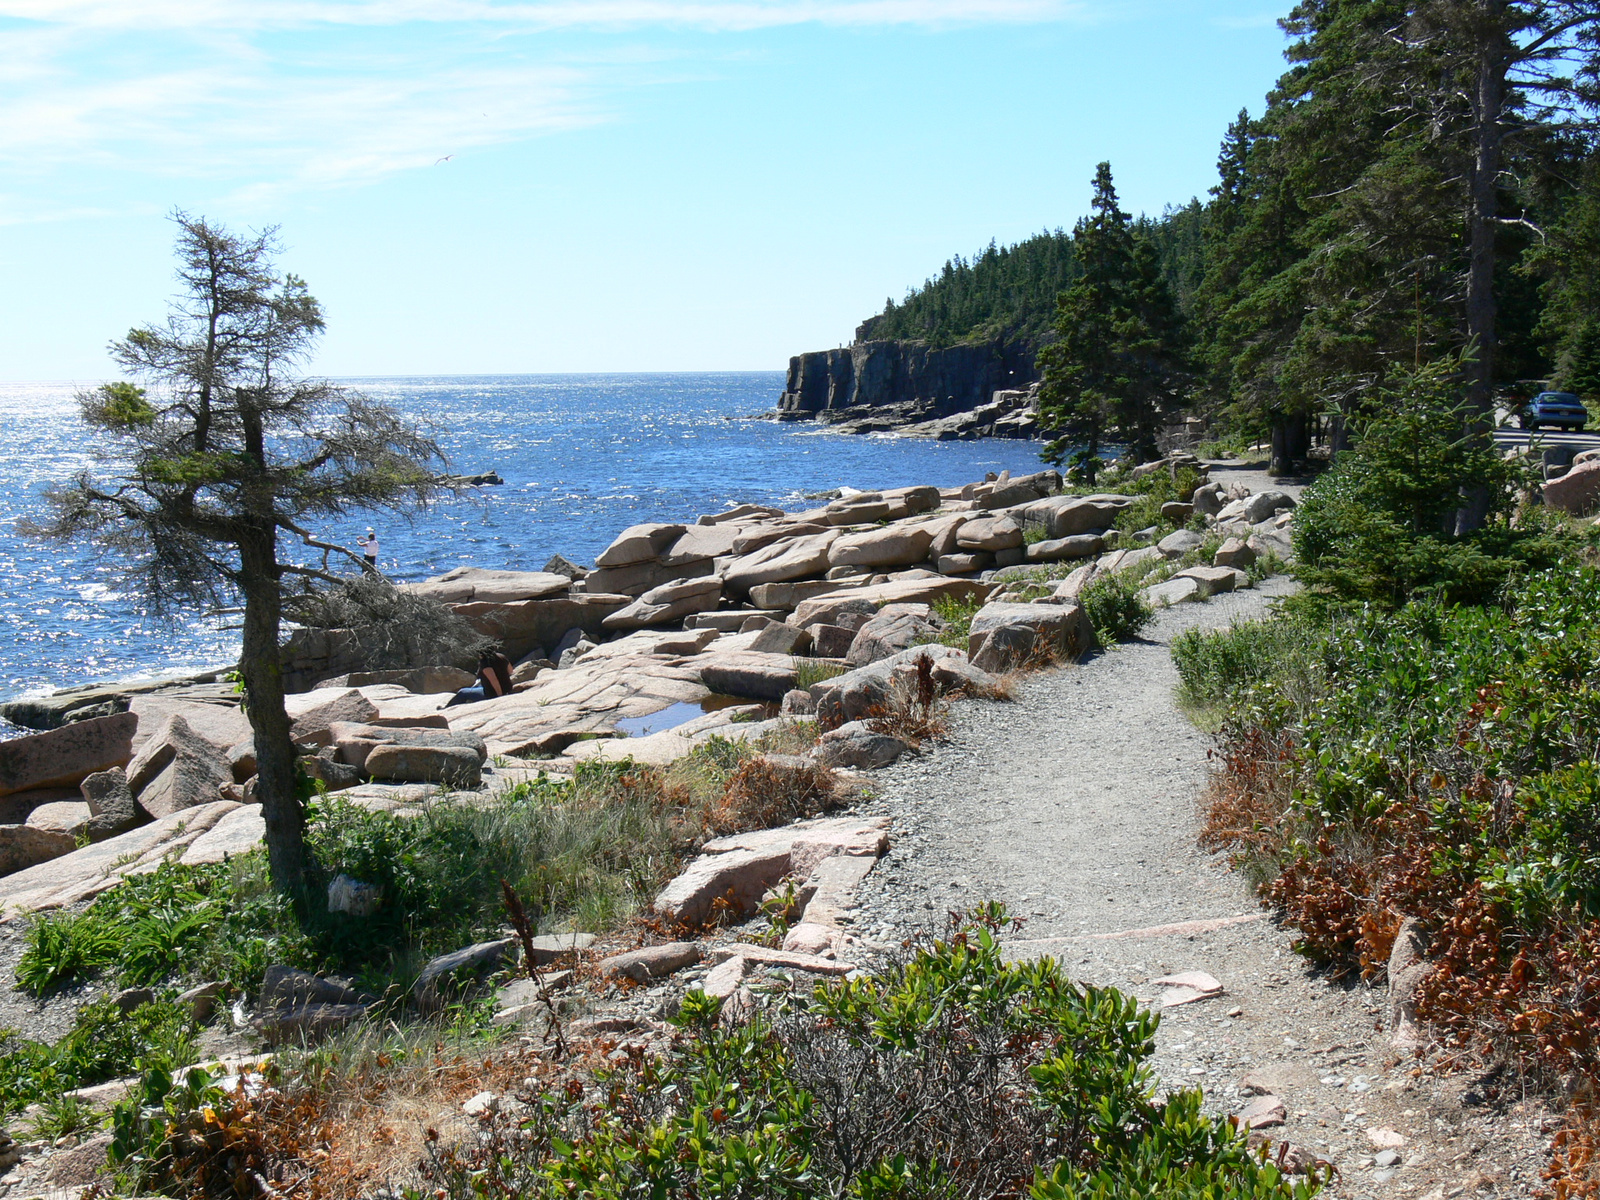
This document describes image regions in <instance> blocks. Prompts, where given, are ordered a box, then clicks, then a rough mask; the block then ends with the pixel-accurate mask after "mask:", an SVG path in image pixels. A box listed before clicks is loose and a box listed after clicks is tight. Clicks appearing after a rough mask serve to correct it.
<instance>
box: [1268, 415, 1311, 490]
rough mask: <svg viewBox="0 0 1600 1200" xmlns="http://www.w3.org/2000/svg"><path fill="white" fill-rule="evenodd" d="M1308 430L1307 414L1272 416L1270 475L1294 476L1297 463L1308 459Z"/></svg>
mask: <svg viewBox="0 0 1600 1200" xmlns="http://www.w3.org/2000/svg"><path fill="white" fill-rule="evenodd" d="M1308 432H1309V431H1308V428H1307V424H1306V414H1305V413H1273V414H1272V457H1271V460H1270V461H1269V462H1268V463H1267V473H1268V474H1269V475H1292V474H1294V465H1295V463H1296V462H1298V461H1301V460H1303V459H1304V458H1305V457H1306V451H1307V449H1308V448H1309V447H1308V445H1307V441H1306V438H1307V434H1308Z"/></svg>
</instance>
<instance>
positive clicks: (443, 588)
mask: <svg viewBox="0 0 1600 1200" xmlns="http://www.w3.org/2000/svg"><path fill="white" fill-rule="evenodd" d="M571 587H572V580H570V579H568V578H567V577H566V576H565V575H556V574H554V573H552V572H546V571H494V570H486V569H485V568H483V567H457V568H456V569H455V570H453V571H446V572H445V573H444V574H443V575H438V576H435V577H434V578H432V579H425V580H423V581H422V582H421V583H404V584H401V585H400V589H401V590H402V591H407V592H411V593H412V594H413V595H417V596H426V597H427V598H428V599H430V600H437V601H439V603H441V604H465V603H468V602H470V601H478V602H481V603H490V604H506V603H511V602H514V601H517V600H542V599H545V598H547V597H550V596H564V595H566V593H567V591H568V590H569V589H570V588H571Z"/></svg>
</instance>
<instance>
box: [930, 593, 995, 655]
mask: <svg viewBox="0 0 1600 1200" xmlns="http://www.w3.org/2000/svg"><path fill="white" fill-rule="evenodd" d="M982 607H983V601H982V600H980V599H978V598H977V597H976V596H968V597H966V598H964V599H958V598H956V597H955V596H940V597H938V598H937V599H936V600H934V602H933V614H934V616H936V617H938V618H939V620H941V621H943V622H944V629H943V630H941V631H940V633H939V644H940V645H941V646H951V647H953V648H955V649H957V650H961V651H963V652H965V650H966V648H967V639H968V636H969V635H970V634H971V632H972V618H973V617H975V616H977V615H978V610H979V609H980V608H982Z"/></svg>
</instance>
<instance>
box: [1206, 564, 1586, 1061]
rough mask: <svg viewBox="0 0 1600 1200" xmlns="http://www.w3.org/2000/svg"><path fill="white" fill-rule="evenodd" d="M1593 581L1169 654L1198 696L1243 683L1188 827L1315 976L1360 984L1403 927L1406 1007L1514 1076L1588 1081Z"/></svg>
mask: <svg viewBox="0 0 1600 1200" xmlns="http://www.w3.org/2000/svg"><path fill="white" fill-rule="evenodd" d="M1597 588H1600V574H1597V573H1596V572H1595V571H1594V570H1593V569H1592V568H1588V567H1581V566H1576V565H1574V566H1569V567H1566V568H1564V569H1561V570H1559V571H1552V572H1545V573H1541V574H1537V575H1535V576H1532V577H1530V578H1528V579H1526V580H1523V581H1521V582H1519V583H1516V584H1514V585H1513V586H1512V587H1511V588H1510V589H1509V590H1508V591H1507V593H1506V596H1505V599H1504V603H1503V604H1501V605H1497V606H1494V607H1487V608H1475V607H1456V606H1450V605H1447V604H1445V603H1443V602H1441V601H1439V600H1426V601H1414V602H1412V603H1410V604H1408V605H1406V606H1405V607H1403V608H1401V609H1399V610H1398V611H1395V612H1392V613H1382V612H1379V611H1375V610H1369V611H1367V612H1365V613H1362V614H1357V615H1355V616H1353V617H1351V618H1350V619H1348V620H1345V621H1342V622H1339V623H1335V624H1333V625H1331V626H1329V627H1328V628H1327V629H1326V631H1325V633H1324V635H1323V641H1322V643H1321V644H1320V645H1316V644H1315V639H1314V638H1313V639H1311V640H1310V644H1308V641H1307V639H1306V638H1305V637H1303V636H1302V634H1301V633H1300V632H1297V630H1296V627H1295V625H1294V623H1293V622H1290V621H1283V620H1280V621H1278V622H1268V623H1266V627H1265V628H1262V629H1258V630H1255V631H1249V632H1246V631H1245V629H1244V628H1243V627H1241V629H1240V630H1239V631H1230V632H1229V633H1227V634H1224V635H1213V636H1212V638H1211V639H1209V640H1208V639H1204V638H1200V639H1193V640H1191V641H1189V642H1187V643H1185V644H1184V648H1183V651H1182V654H1183V657H1182V659H1181V660H1180V665H1181V669H1183V670H1184V671H1185V678H1186V682H1187V680H1188V679H1189V678H1191V677H1192V678H1193V679H1194V681H1195V682H1194V687H1195V690H1196V692H1197V693H1198V694H1201V695H1208V694H1213V693H1214V689H1215V688H1217V687H1219V686H1222V685H1223V684H1225V683H1227V682H1229V681H1233V680H1242V679H1246V678H1255V679H1258V680H1263V681H1267V682H1269V683H1270V682H1271V681H1273V680H1280V679H1295V680H1298V681H1299V683H1298V684H1297V685H1296V686H1295V687H1288V688H1284V687H1276V686H1258V687H1254V688H1250V687H1246V688H1245V689H1244V690H1243V691H1242V692H1241V693H1239V694H1238V695H1237V697H1236V701H1235V703H1234V704H1233V705H1232V708H1231V711H1230V713H1229V716H1228V719H1227V720H1226V722H1225V723H1224V725H1223V733H1222V739H1221V741H1222V744H1221V747H1220V749H1221V761H1222V764H1223V766H1222V771H1221V772H1220V774H1219V776H1218V778H1217V780H1216V782H1215V784H1214V786H1213V789H1212V793H1211V798H1210V803H1211V820H1210V822H1209V825H1208V835H1209V837H1210V838H1211V840H1212V842H1213V844H1217V845H1225V846H1228V847H1230V848H1231V849H1233V851H1234V852H1235V853H1236V854H1237V855H1239V856H1240V857H1241V859H1243V860H1246V861H1248V862H1249V863H1250V864H1252V865H1253V867H1254V869H1255V870H1256V871H1257V872H1258V876H1259V878H1260V879H1261V882H1262V891H1263V896H1264V898H1265V899H1266V901H1267V902H1268V903H1269V904H1271V905H1272V906H1274V907H1276V908H1277V909H1278V910H1279V911H1280V912H1281V913H1282V914H1283V915H1284V917H1285V918H1286V919H1287V920H1288V921H1289V922H1290V923H1291V924H1292V925H1294V926H1295V927H1297V928H1298V929H1299V931H1300V934H1301V938H1300V943H1299V945H1300V947H1301V949H1302V950H1303V951H1304V952H1305V953H1306V954H1308V955H1309V956H1311V957H1312V958H1313V959H1315V960H1317V961H1319V962H1322V963H1325V964H1327V965H1328V966H1329V967H1330V968H1331V969H1332V970H1334V971H1336V972H1356V971H1360V972H1362V973H1363V974H1364V975H1366V976H1368V977H1369V978H1370V977H1374V976H1378V975H1381V973H1382V972H1383V969H1384V966H1385V964H1386V961H1387V958H1388V953H1389V949H1390V946H1391V945H1392V942H1393V938H1394V935H1395V931H1396V930H1397V929H1398V927H1399V925H1400V921H1401V918H1402V917H1403V916H1410V917H1414V918H1416V919H1418V920H1419V921H1420V922H1421V923H1422V926H1423V929H1424V931H1425V933H1426V934H1427V936H1428V937H1429V939H1430V950H1429V957H1430V959H1431V960H1432V961H1433V963H1434V964H1435V965H1434V969H1433V971H1432V972H1431V973H1430V975H1429V976H1428V978H1427V980H1426V981H1425V983H1424V984H1423V987H1422V991H1421V993H1420V998H1419V1005H1418V1013H1419V1016H1421V1017H1422V1018H1424V1019H1425V1020H1427V1021H1430V1022H1432V1023H1433V1026H1434V1028H1435V1029H1436V1030H1438V1031H1439V1032H1440V1033H1441V1034H1442V1035H1443V1036H1444V1037H1445V1038H1446V1039H1447V1040H1449V1041H1450V1042H1452V1043H1454V1044H1455V1045H1457V1046H1459V1047H1462V1048H1470V1049H1473V1050H1475V1051H1476V1052H1478V1053H1480V1054H1481V1055H1483V1056H1484V1057H1485V1058H1486V1059H1489V1060H1495V1059H1502V1058H1509V1059H1514V1060H1515V1061H1516V1063H1517V1065H1518V1066H1519V1067H1520V1068H1522V1070H1521V1071H1520V1072H1519V1073H1518V1074H1519V1076H1520V1077H1521V1078H1523V1079H1529V1078H1532V1079H1538V1078H1540V1077H1543V1078H1545V1079H1546V1080H1553V1079H1555V1078H1556V1077H1557V1076H1567V1077H1571V1076H1572V1075H1573V1073H1576V1074H1577V1075H1578V1076H1581V1077H1586V1078H1587V1079H1588V1080H1589V1086H1594V1085H1595V1084H1600V1039H1597V1037H1596V1034H1595V1030H1596V1028H1597V1024H1596V1022H1597V1021H1600V999H1597V997H1600V991H1597V988H1600V967H1597V966H1596V964H1597V963H1600V818H1597V816H1596V814H1597V813H1600V768H1597V767H1596V766H1595V761H1594V748H1595V746H1596V745H1600V688H1597V687H1596V683H1595V681H1596V680H1600V610H1597V609H1596V607H1595V605H1594V596H1595V594H1596V590H1597Z"/></svg>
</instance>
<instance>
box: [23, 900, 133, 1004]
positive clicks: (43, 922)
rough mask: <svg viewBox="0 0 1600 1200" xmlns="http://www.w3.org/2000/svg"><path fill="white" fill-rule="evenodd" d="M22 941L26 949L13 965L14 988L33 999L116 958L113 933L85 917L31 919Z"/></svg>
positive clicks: (50, 915)
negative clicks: (29, 994) (15, 977)
mask: <svg viewBox="0 0 1600 1200" xmlns="http://www.w3.org/2000/svg"><path fill="white" fill-rule="evenodd" d="M24 938H25V940H26V943H27V945H26V947H25V948H24V950H23V952H22V957H21V958H20V959H18V961H17V971H16V975H17V986H18V987H19V988H21V989H22V990H23V991H25V992H31V993H32V994H33V995H35V996H42V995H44V994H45V993H46V992H48V991H52V990H54V989H55V988H57V987H60V986H62V985H63V984H68V983H76V982H78V981H80V980H83V979H87V978H88V977H89V976H91V975H94V974H95V973H96V972H98V971H100V970H101V969H103V968H105V967H107V966H110V965H111V964H112V963H113V962H115V961H116V958H117V950H118V940H117V937H116V935H115V931H114V930H113V929H112V927H111V926H110V925H109V924H107V923H106V922H104V921H102V920H100V919H98V917H91V916H90V915H89V914H88V913H82V914H79V915H76V916H74V915H71V914H68V913H43V914H40V915H38V916H34V917H32V918H30V919H29V921H28V925H27V930H26V933H25V934H24Z"/></svg>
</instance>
